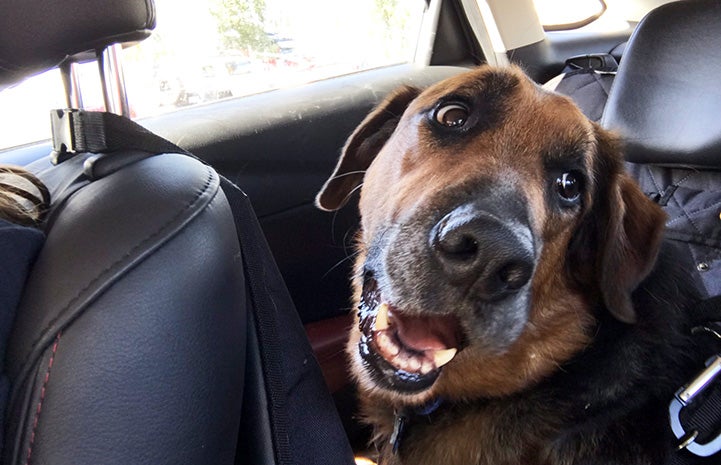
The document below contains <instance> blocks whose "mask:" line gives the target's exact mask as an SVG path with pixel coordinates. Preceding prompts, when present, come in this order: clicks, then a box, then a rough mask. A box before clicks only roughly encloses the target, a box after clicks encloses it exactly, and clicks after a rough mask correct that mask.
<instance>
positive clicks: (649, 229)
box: [572, 127, 666, 323]
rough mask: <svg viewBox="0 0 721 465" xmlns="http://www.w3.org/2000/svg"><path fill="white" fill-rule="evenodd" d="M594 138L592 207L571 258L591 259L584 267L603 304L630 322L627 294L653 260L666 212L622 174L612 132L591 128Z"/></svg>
mask: <svg viewBox="0 0 721 465" xmlns="http://www.w3.org/2000/svg"><path fill="white" fill-rule="evenodd" d="M596 141H597V147H598V148H597V155H596V156H597V159H596V163H594V164H595V165H596V168H595V173H594V175H595V177H596V189H595V193H594V194H593V195H594V200H593V202H594V206H593V207H592V208H591V210H590V211H589V212H588V213H587V217H586V219H584V221H583V224H582V226H581V228H580V229H579V234H577V238H576V239H577V240H579V238H581V239H580V242H584V243H585V244H583V245H581V244H578V243H577V244H576V245H577V246H578V245H580V246H581V247H580V248H579V247H575V248H576V250H577V252H578V251H579V250H581V249H585V253H584V252H581V256H577V257H576V263H577V264H580V263H581V262H583V261H585V262H586V263H588V264H593V266H594V268H595V269H594V270H592V271H591V270H587V271H590V273H589V274H590V275H592V276H594V277H595V279H594V280H595V281H596V283H597V285H598V289H599V291H600V293H601V296H602V298H603V301H604V303H605V305H606V308H607V309H608V310H609V312H611V314H612V315H613V316H614V317H616V318H617V319H618V320H620V321H623V322H625V323H634V322H635V321H636V311H635V310H634V307H633V303H632V301H631V293H632V292H633V291H634V290H635V289H636V287H638V285H639V284H640V283H641V281H643V280H644V279H645V278H646V276H648V274H649V273H650V272H651V270H652V269H653V266H654V264H655V263H656V257H657V256H658V252H659V249H660V247H661V239H662V236H663V230H664V226H665V222H666V214H665V213H664V212H663V210H662V209H661V207H659V206H658V205H657V204H656V203H655V202H653V201H652V200H651V199H649V198H648V197H647V196H646V195H644V193H643V192H642V191H641V189H640V188H639V187H638V185H637V184H636V182H635V181H634V180H633V179H631V177H630V176H629V175H628V174H626V173H625V171H624V168H623V159H622V155H621V152H620V149H619V146H618V144H617V143H616V141H615V140H614V139H613V137H612V136H611V135H610V134H609V133H607V132H606V131H604V130H603V129H601V128H599V127H597V128H596ZM589 240H590V241H592V242H588V241H589ZM572 248H573V247H572ZM594 248H596V249H595V253H593V249H594ZM583 255H585V256H583Z"/></svg>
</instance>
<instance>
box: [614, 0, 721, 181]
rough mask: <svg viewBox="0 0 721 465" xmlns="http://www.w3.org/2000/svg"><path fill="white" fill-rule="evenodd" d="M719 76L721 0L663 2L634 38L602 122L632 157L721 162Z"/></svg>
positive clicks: (694, 163)
mask: <svg viewBox="0 0 721 465" xmlns="http://www.w3.org/2000/svg"><path fill="white" fill-rule="evenodd" d="M701 51H702V52H701ZM719 76H721V0H696V1H684V2H673V3H669V4H666V5H663V6H661V7H659V8H657V9H655V10H654V11H652V12H651V13H650V14H649V15H648V16H646V17H645V18H644V19H643V21H642V22H641V23H639V25H638V27H637V28H636V32H635V33H634V35H633V36H632V37H631V40H630V41H629V44H628V47H627V48H626V51H625V54H624V55H623V60H622V61H621V65H620V67H619V70H618V74H617V76H616V79H615V82H614V84H613V88H612V90H611V94H610V96H609V99H608V102H607V104H606V108H605V111H604V115H603V119H602V124H603V125H604V126H605V127H608V128H610V129H614V130H616V131H618V132H619V133H620V135H621V136H622V137H623V139H624V140H626V141H627V159H628V160H629V161H631V162H635V163H655V164H666V165H686V166H692V167H701V168H704V167H712V168H721V160H720V159H719V154H720V153H721V116H720V115H721V85H719V82H720V81H719Z"/></svg>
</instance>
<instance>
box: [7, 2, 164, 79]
mask: <svg viewBox="0 0 721 465" xmlns="http://www.w3.org/2000/svg"><path fill="white" fill-rule="evenodd" d="M0 12H1V13H0V90H2V89H3V88H5V87H7V86H9V85H12V84H15V83H17V82H18V81H20V80H22V79H24V78H26V77H28V76H30V75H32V74H35V73H39V72H42V71H45V70H48V69H50V68H53V67H55V66H57V65H59V64H60V62H62V61H63V60H64V59H65V58H66V57H68V56H71V55H75V54H77V53H81V52H86V51H94V50H96V49H102V48H104V47H106V46H108V45H110V44H113V43H126V42H136V41H140V40H143V39H145V38H146V37H148V36H149V35H150V31H151V30H152V29H153V28H154V27H155V6H154V4H153V2H152V0H123V1H115V0H93V1H88V0H0Z"/></svg>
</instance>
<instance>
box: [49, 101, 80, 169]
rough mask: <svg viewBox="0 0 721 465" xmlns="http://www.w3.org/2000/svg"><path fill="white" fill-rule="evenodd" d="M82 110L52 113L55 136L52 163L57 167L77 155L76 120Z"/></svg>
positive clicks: (52, 126) (51, 123) (55, 111)
mask: <svg viewBox="0 0 721 465" xmlns="http://www.w3.org/2000/svg"><path fill="white" fill-rule="evenodd" d="M78 113H80V110H74V109H70V108H68V109H64V110H52V111H51V112H50V127H51V129H52V134H53V141H52V142H53V152H52V162H53V164H55V165H57V164H58V163H62V162H64V161H65V160H67V159H68V158H71V157H72V156H73V155H75V153H76V150H77V140H76V138H75V131H74V129H73V128H74V127H75V119H76V118H77V115H78Z"/></svg>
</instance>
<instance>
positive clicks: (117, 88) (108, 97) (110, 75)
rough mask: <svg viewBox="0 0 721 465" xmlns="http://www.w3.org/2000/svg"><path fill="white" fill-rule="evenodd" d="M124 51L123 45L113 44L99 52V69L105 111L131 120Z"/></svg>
mask: <svg viewBox="0 0 721 465" xmlns="http://www.w3.org/2000/svg"><path fill="white" fill-rule="evenodd" d="M122 50H123V46H122V45H121V44H113V45H110V46H108V47H107V48H105V49H104V50H98V52H97V57H98V69H99V70H100V79H101V81H102V82H101V84H102V87H103V98H104V100H105V109H106V110H107V111H109V112H112V113H115V114H117V115H121V116H125V117H128V118H129V117H130V105H129V104H128V94H127V92H126V90H125V76H124V74H123V66H122V60H121V57H120V55H121V53H122Z"/></svg>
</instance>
